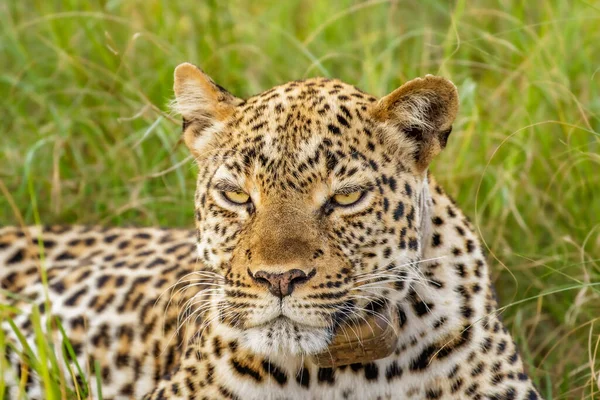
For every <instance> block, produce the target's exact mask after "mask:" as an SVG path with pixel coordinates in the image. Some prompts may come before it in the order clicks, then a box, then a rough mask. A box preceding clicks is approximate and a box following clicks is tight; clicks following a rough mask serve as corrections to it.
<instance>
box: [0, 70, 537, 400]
mask: <svg viewBox="0 0 600 400" xmlns="http://www.w3.org/2000/svg"><path fill="white" fill-rule="evenodd" d="M175 94H176V102H175V103H174V108H175V109H176V110H177V111H178V112H179V113H181V114H182V116H183V119H184V133H183V135H184V140H185V142H186V144H187V145H188V147H189V148H190V151H191V152H192V154H194V156H195V157H196V160H197V162H198V165H199V174H198V182H197V191H196V196H195V209H196V230H195V231H194V232H188V231H181V230H169V229H168V230H159V229H108V230H105V229H101V228H85V227H69V228H65V229H64V230H60V229H58V230H57V229H55V228H49V229H37V228H32V229H28V230H20V229H16V228H4V229H3V230H1V231H0V265H2V269H1V270H0V271H1V272H0V279H2V281H1V282H2V287H3V288H4V289H5V290H7V291H10V292H14V293H17V294H18V295H19V299H18V300H15V299H13V298H7V299H6V300H5V301H7V302H9V303H11V304H13V305H15V306H17V307H18V308H20V309H22V310H24V311H25V312H24V313H23V314H21V315H18V316H16V317H15V320H16V322H17V325H18V326H19V327H21V328H22V329H23V330H24V331H26V332H29V331H30V322H28V314H29V313H30V312H29V310H30V309H31V307H42V308H43V307H44V301H43V290H42V284H41V280H40V274H39V270H38V266H37V265H38V264H39V263H38V262H37V260H38V258H39V251H40V248H41V247H43V249H44V253H45V254H44V257H43V259H44V262H43V263H42V264H43V265H45V266H46V268H47V270H46V271H47V275H48V284H49V286H48V287H49V298H50V302H51V305H50V307H51V314H52V315H53V316H57V317H59V318H60V319H61V320H62V321H63V325H64V326H65V328H67V330H68V332H69V335H70V337H71V339H72V340H73V342H74V345H75V347H76V351H77V353H78V355H79V356H80V358H81V359H82V361H84V362H86V361H90V360H89V359H92V361H99V362H100V365H101V366H102V376H103V380H104V389H103V391H104V398H140V397H142V396H144V395H145V398H147V399H167V398H168V399H244V400H246V399H290V400H292V399H361V400H363V399H482V400H483V399H498V400H500V399H529V400H532V399H539V398H540V397H539V394H538V392H537V391H536V389H535V388H534V387H533V385H532V383H531V381H530V380H529V378H528V377H527V375H526V373H525V371H524V368H523V363H522V360H521V358H520V356H519V354H518V351H517V348H516V346H515V344H514V341H513V339H512V338H511V336H510V333H509V332H508V331H507V330H506V328H505V327H504V325H503V324H502V322H501V321H500V319H499V317H498V315H497V314H496V310H497V303H496V299H495V296H494V290H493V287H492V285H491V282H490V278H489V270H488V267H487V264H486V262H485V256H484V254H483V251H482V250H481V246H480V243H479V240H478V238H477V235H476V233H475V232H474V230H473V227H472V226H471V224H470V223H469V221H468V219H467V218H466V217H465V215H464V214H463V213H462V212H461V211H460V210H459V209H458V208H457V207H456V205H455V204H454V203H453V201H452V200H451V199H450V197H449V196H448V195H446V194H445V192H444V191H443V189H442V188H441V187H440V186H439V185H438V184H437V183H436V181H435V179H434V178H433V177H432V176H431V174H429V173H428V171H427V167H428V165H429V163H430V162H431V160H432V159H433V158H434V157H435V156H436V155H437V154H438V153H439V152H440V151H441V150H442V149H443V148H444V147H445V145H446V142H447V140H448V136H449V134H450V131H451V124H452V122H453V120H454V117H455V115H456V112H457V109H458V97H457V93H456V89H455V88H454V86H453V85H452V84H451V83H450V82H449V81H447V80H445V79H443V78H438V77H432V76H427V77H425V78H422V79H417V80H413V81H410V82H408V83H407V84H405V85H403V86H402V87H400V88H399V89H397V90H396V91H394V92H392V93H391V94H390V95H388V96H386V97H384V98H382V99H380V100H378V99H376V98H374V97H372V96H370V95H368V94H366V93H364V92H362V91H361V90H359V89H357V88H355V87H353V86H351V85H348V84H345V83H343V82H341V81H338V80H331V79H324V78H315V79H308V80H305V81H295V82H290V83H287V84H285V85H281V86H277V87H275V88H273V89H270V90H268V91H266V92H264V93H262V94H260V95H257V96H254V97H251V98H249V99H246V100H242V99H238V98H236V97H234V96H233V95H231V94H230V93H228V92H227V91H225V90H224V89H223V88H221V87H219V86H218V85H216V84H215V83H214V82H213V81H212V80H211V79H210V78H208V77H207V76H206V75H204V74H203V73H202V72H201V71H200V70H199V69H197V68H196V67H195V66H193V65H191V64H183V65H181V66H180V67H178V68H177V70H176V74H175ZM228 191H240V192H244V193H247V194H248V195H250V198H251V201H249V202H247V203H244V204H234V203H232V202H231V201H229V200H227V198H226V197H225V196H224V195H223V192H228ZM356 191H359V192H361V193H362V194H361V197H360V200H359V201H358V202H357V203H355V204H353V205H351V206H348V207H342V206H340V205H336V204H335V203H334V202H333V201H332V196H334V195H335V194H336V193H348V192H356ZM40 243H41V244H43V246H40ZM284 278H285V279H284ZM161 294H163V296H161ZM392 312H393V313H394V314H395V316H396V317H397V318H394V320H396V319H397V321H398V323H397V326H395V329H397V331H398V343H397V346H396V349H395V351H394V353H393V354H392V355H390V356H388V357H386V358H384V359H380V360H375V361H372V362H368V363H354V364H350V365H345V366H338V367H333V368H323V367H318V366H317V365H316V364H315V363H314V362H313V361H314V359H313V358H312V356H313V355H314V354H316V353H320V352H323V351H327V347H328V345H329V343H330V342H331V341H332V339H333V338H334V336H335V335H344V334H345V332H346V330H351V329H352V327H353V324H359V323H361V322H363V321H367V322H368V321H369V318H371V317H372V316H373V315H383V316H385V315H390V313H392ZM178 328H180V329H178ZM9 335H10V332H9ZM28 337H29V338H31V337H32V336H31V333H30V334H29V336H28ZM31 340H32V339H31ZM15 363H17V361H15ZM18 378H19V377H18V376H17V377H15V378H13V379H16V380H18ZM29 385H30V387H31V389H30V392H31V394H32V395H33V397H36V396H37V397H38V398H39V397H41V394H40V392H39V390H40V389H39V386H38V385H36V382H35V379H34V378H32V379H31V382H30V383H29Z"/></svg>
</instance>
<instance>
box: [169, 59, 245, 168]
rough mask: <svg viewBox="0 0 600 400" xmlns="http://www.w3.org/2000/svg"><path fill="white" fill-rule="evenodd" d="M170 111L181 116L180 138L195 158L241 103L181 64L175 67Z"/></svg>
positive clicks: (211, 81) (198, 70)
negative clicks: (181, 134) (172, 99)
mask: <svg viewBox="0 0 600 400" xmlns="http://www.w3.org/2000/svg"><path fill="white" fill-rule="evenodd" d="M173 90H174V91H175V101H174V102H173V106H172V107H173V109H174V110H175V112H177V113H178V114H181V116H182V117H183V138H184V141H185V144H186V145H187V147H188V148H189V149H190V151H191V152H192V154H194V155H195V156H196V157H197V156H199V155H201V154H202V153H204V152H205V150H206V147H207V145H208V144H209V143H210V142H211V140H212V139H213V137H214V136H215V133H216V132H218V131H219V130H220V128H221V127H222V124H223V121H225V120H227V119H228V118H229V117H230V116H231V115H232V114H233V112H234V110H235V107H236V106H237V105H239V104H241V103H243V100H241V99H238V98H237V97H235V96H233V95H232V94H231V93H229V92H228V91H227V90H225V89H223V88H222V87H221V86H219V85H217V84H216V83H215V82H214V81H213V80H212V79H211V78H210V77H209V76H208V75H206V74H205V73H204V72H202V70H200V68H198V67H196V66H195V65H193V64H190V63H183V64H180V65H178V66H177V68H175V80H174V84H173Z"/></svg>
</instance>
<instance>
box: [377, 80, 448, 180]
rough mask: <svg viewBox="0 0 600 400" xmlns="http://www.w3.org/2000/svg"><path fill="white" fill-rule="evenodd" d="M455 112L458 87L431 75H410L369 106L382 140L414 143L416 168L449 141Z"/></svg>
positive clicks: (423, 168)
mask: <svg viewBox="0 0 600 400" xmlns="http://www.w3.org/2000/svg"><path fill="white" fill-rule="evenodd" d="M457 112H458V91H457V90H456V86H454V84H452V82H450V81H449V80H447V79H445V78H442V77H439V76H433V75H427V76H425V77H424V78H417V79H413V80H411V81H409V82H407V83H405V84H404V85H402V86H400V87H399V88H398V89H396V90H394V91H393V92H392V93H390V94H388V95H387V96H385V97H383V98H382V99H381V100H379V102H377V103H376V105H375V106H374V107H373V109H372V110H371V115H372V116H373V118H375V120H377V121H379V122H382V123H383V134H384V135H385V136H386V137H385V138H384V140H385V141H388V142H394V141H398V140H400V141H401V142H404V143H407V144H408V145H409V146H411V147H414V152H413V154H414V155H415V162H416V166H417V169H419V170H421V171H424V170H425V169H426V168H427V167H428V166H429V163H430V162H431V160H433V158H434V157H435V156H436V155H438V154H439V153H440V152H441V151H442V150H443V149H444V147H446V142H447V141H448V136H449V135H450V132H451V131H452V123H453V122H454V118H456V113H457Z"/></svg>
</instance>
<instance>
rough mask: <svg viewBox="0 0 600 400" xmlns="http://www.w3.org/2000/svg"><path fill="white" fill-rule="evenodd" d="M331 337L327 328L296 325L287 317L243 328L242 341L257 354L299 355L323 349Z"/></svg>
mask: <svg viewBox="0 0 600 400" xmlns="http://www.w3.org/2000/svg"><path fill="white" fill-rule="evenodd" d="M332 338H333V335H332V333H331V332H330V331H329V330H328V329H325V328H313V327H310V326H302V325H297V324H294V323H293V322H292V321H290V320H289V319H287V318H278V319H276V320H274V321H273V322H271V323H269V324H266V325H262V326H258V327H254V328H250V329H247V330H245V331H244V332H243V340H242V343H243V345H245V347H248V348H249V349H251V350H252V351H253V352H256V353H259V354H265V355H268V354H273V353H283V354H290V355H295V356H299V355H308V354H316V353H319V352H321V351H323V350H325V349H326V348H327V346H328V345H329V343H330V342H331V339H332Z"/></svg>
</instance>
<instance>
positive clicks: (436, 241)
mask: <svg viewBox="0 0 600 400" xmlns="http://www.w3.org/2000/svg"><path fill="white" fill-rule="evenodd" d="M441 244H442V238H441V236H440V234H439V233H434V234H433V236H432V238H431V245H432V246H433V247H438V246H440V245H441Z"/></svg>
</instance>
